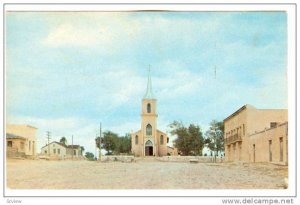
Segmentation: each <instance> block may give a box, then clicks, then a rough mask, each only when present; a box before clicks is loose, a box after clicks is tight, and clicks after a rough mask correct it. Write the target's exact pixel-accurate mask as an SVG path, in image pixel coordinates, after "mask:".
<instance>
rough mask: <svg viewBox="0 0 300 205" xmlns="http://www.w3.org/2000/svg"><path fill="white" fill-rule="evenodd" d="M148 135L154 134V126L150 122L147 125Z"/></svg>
mask: <svg viewBox="0 0 300 205" xmlns="http://www.w3.org/2000/svg"><path fill="white" fill-rule="evenodd" d="M146 135H152V126H151V125H150V124H148V125H147V127H146Z"/></svg>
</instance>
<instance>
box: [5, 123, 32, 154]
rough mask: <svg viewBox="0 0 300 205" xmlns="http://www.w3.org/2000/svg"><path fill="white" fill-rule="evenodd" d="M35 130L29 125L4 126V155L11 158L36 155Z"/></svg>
mask: <svg viewBox="0 0 300 205" xmlns="http://www.w3.org/2000/svg"><path fill="white" fill-rule="evenodd" d="M36 132H37V128H35V127H33V126H30V125H12V124H7V125H6V154H7V157H13V156H32V157H34V156H35V155H36Z"/></svg>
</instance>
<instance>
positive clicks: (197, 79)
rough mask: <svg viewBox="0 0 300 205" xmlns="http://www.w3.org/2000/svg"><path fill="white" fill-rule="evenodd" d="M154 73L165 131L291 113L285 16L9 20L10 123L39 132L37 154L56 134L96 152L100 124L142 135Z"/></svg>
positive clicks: (13, 15)
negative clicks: (175, 125)
mask: <svg viewBox="0 0 300 205" xmlns="http://www.w3.org/2000/svg"><path fill="white" fill-rule="evenodd" d="M149 64H150V65H151V72H152V84H153V92H154V95H155V97H156V98H157V101H158V127H159V129H160V130H162V131H168V127H167V125H168V124H169V123H171V122H172V121H174V120H181V121H183V122H184V123H185V124H189V123H195V124H199V125H200V126H201V127H202V129H203V132H205V130H206V129H207V127H208V124H209V122H210V121H211V120H213V119H217V120H223V119H224V118H226V117H227V116H228V115H230V114H231V113H232V112H234V111H235V110H237V109H238V108H239V107H241V106H243V105H244V104H251V105H253V106H255V107H257V108H287V16H286V13H285V12H102V13H101V12H99V13H97V12H67V13H64V12H9V13H7V14H6V117H7V122H8V123H14V124H30V125H32V126H36V127H37V128H38V129H39V131H38V144H39V147H41V146H43V145H45V143H46V131H51V133H52V135H53V136H52V139H53V140H59V139H60V137H61V136H66V137H67V139H69V141H70V140H71V136H72V135H74V143H76V144H81V145H83V146H85V147H86V150H87V151H92V152H94V138H95V135H96V132H98V129H99V122H100V121H101V122H102V125H103V129H104V130H111V131H113V132H117V133H119V134H120V135H124V134H125V133H128V132H131V131H136V130H138V129H139V128H140V112H141V99H142V97H143V95H144V94H145V91H146V86H147V69H148V65H149ZM215 68H216V76H215Z"/></svg>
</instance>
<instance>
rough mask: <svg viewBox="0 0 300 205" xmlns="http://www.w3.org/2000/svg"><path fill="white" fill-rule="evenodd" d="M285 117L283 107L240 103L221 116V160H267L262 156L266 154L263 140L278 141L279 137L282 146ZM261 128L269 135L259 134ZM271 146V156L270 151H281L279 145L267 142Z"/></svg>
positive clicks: (285, 135) (266, 147)
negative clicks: (267, 107)
mask: <svg viewBox="0 0 300 205" xmlns="http://www.w3.org/2000/svg"><path fill="white" fill-rule="evenodd" d="M287 120H288V110H287V109H256V108H255V107H253V106H251V105H244V106H242V107H241V108H240V109H238V110H237V111H235V112H234V113H233V114H231V115H230V116H228V117H227V118H226V119H224V139H225V145H224V146H225V160H226V161H249V162H250V161H251V162H258V161H260V162H263V161H269V160H267V159H268V158H266V157H263V156H267V155H269V151H268V149H269V147H268V146H269V145H268V144H266V143H273V144H274V143H277V141H279V144H280V140H282V143H283V144H282V146H283V147H284V146H285V144H286V143H287ZM279 125H280V126H279ZM285 127H286V128H285ZM284 130H286V131H284ZM262 131H263V132H264V133H265V135H269V137H265V136H263V135H262V134H261V133H262ZM259 133H260V134H259ZM266 133H267V134H266ZM271 133H272V134H273V135H272V134H271ZM270 140H271V141H270ZM271 148H272V153H273V156H274V157H275V155H274V153H279V152H281V151H280V146H277V147H275V145H274V146H272V145H271ZM286 152H287V150H286ZM273 156H272V157H273ZM276 159H277V158H276ZM274 160H275V158H272V161H274ZM279 161H280V160H279ZM282 162H285V161H284V160H283V161H282ZM286 163H287V162H286Z"/></svg>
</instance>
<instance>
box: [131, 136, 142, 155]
mask: <svg viewBox="0 0 300 205" xmlns="http://www.w3.org/2000/svg"><path fill="white" fill-rule="evenodd" d="M135 136H138V144H135ZM143 147H144V141H143V137H142V135H141V131H139V132H135V133H132V134H131V151H132V153H133V154H134V155H135V156H143V150H142V149H143Z"/></svg>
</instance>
